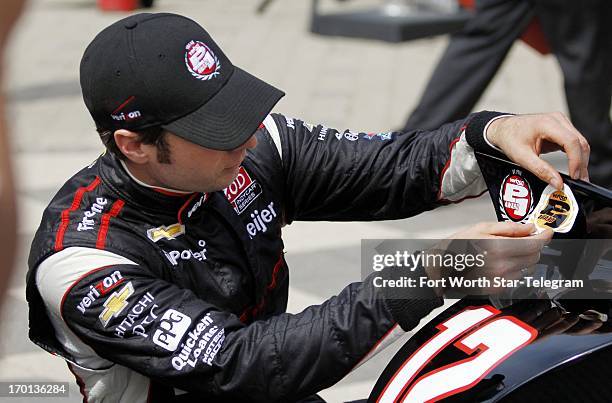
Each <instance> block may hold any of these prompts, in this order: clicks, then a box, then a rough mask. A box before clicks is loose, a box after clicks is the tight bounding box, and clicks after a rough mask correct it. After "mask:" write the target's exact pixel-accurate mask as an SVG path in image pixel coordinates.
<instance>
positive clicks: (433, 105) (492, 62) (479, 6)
mask: <svg viewBox="0 0 612 403" xmlns="http://www.w3.org/2000/svg"><path fill="white" fill-rule="evenodd" d="M532 17H533V8H532V5H531V3H530V2H529V1H527V0H476V10H475V14H474V16H473V17H472V18H471V19H470V20H469V22H468V23H467V24H466V25H465V27H464V28H463V29H462V30H461V31H460V32H458V33H456V34H453V35H452V36H451V39H450V43H449V44H448V47H447V48H446V51H445V52H444V54H443V56H442V58H441V59H440V61H439V62H438V65H437V66H436V68H435V70H434V72H433V74H432V76H431V77H430V79H429V82H428V84H427V86H426V88H425V91H424V92H423V95H422V97H421V99H420V101H419V104H418V105H417V107H416V109H415V110H414V111H413V112H412V114H411V116H410V117H409V118H408V121H407V122H406V124H405V126H404V128H405V129H406V130H408V129H434V128H438V127H440V126H441V125H442V124H444V123H447V122H451V121H455V120H458V119H461V118H463V117H465V116H467V115H468V114H469V113H470V112H471V111H472V109H473V107H474V105H475V104H476V102H477V101H478V99H479V98H480V96H481V95H482V93H483V92H484V91H485V89H486V88H487V86H488V85H489V82H490V81H491V80H492V79H493V77H494V76H495V73H496V72H497V70H498V69H499V66H500V65H501V64H502V62H503V61H504V58H505V57H506V55H507V53H508V51H509V50H510V48H511V47H512V44H513V43H514V41H515V40H516V38H518V37H520V35H521V34H522V33H523V31H524V30H525V28H526V27H527V25H528V24H529V22H530V21H531V19H532Z"/></svg>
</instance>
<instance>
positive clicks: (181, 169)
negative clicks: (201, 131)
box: [148, 133, 257, 192]
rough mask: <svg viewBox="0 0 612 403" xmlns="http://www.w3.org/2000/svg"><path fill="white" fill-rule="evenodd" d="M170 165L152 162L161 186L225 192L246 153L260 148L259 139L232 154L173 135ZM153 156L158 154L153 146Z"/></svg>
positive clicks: (152, 173)
mask: <svg viewBox="0 0 612 403" xmlns="http://www.w3.org/2000/svg"><path fill="white" fill-rule="evenodd" d="M166 140H167V144H168V148H169V149H170V163H169V164H166V163H160V162H158V161H157V158H151V159H150V165H149V175H150V176H151V177H152V178H153V179H154V181H155V182H157V183H156V185H157V186H162V187H166V188H171V189H176V190H183V191H189V192H214V191H218V190H222V189H225V188H226V187H227V186H229V184H230V183H232V181H233V180H234V179H235V178H236V175H238V169H239V168H240V165H241V164H242V161H243V160H244V157H245V155H246V150H247V149H249V148H254V147H255V146H256V145H257V140H256V138H255V136H254V135H253V136H251V137H250V138H249V140H247V141H246V143H244V144H242V145H241V146H239V147H238V148H236V149H234V150H230V151H219V150H213V149H210V148H206V147H202V146H199V145H197V144H195V143H192V142H190V141H187V140H184V139H183V138H181V137H178V136H176V135H174V134H172V133H167V134H166ZM148 147H151V149H150V152H151V153H157V149H156V148H155V146H154V145H150V146H148Z"/></svg>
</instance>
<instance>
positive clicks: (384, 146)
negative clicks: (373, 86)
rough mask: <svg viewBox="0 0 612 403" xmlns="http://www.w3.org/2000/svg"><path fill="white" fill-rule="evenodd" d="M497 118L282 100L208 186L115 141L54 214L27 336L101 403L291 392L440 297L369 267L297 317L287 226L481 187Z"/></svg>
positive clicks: (287, 395)
mask: <svg viewBox="0 0 612 403" xmlns="http://www.w3.org/2000/svg"><path fill="white" fill-rule="evenodd" d="M496 115H497V114H496V113H492V112H482V113H480V114H475V115H471V116H470V117H468V118H467V119H466V120H464V121H460V122H456V123H453V124H449V125H445V126H443V127H442V128H440V129H439V130H437V131H432V132H411V133H369V134H366V133H356V132H352V131H350V130H346V131H337V130H335V129H331V128H327V127H325V126H323V125H317V126H314V127H313V126H311V125H308V124H306V123H304V122H302V121H300V120H295V119H291V118H288V117H285V116H282V115H276V114H275V115H270V116H268V118H266V120H265V121H264V124H262V125H261V126H260V129H259V130H258V131H257V133H256V136H257V140H258V145H257V147H256V148H254V149H252V150H249V151H248V153H247V156H246V159H245V160H244V162H243V164H242V167H241V169H240V172H239V174H238V177H237V178H236V179H235V180H234V182H233V183H232V184H231V185H230V186H229V187H228V188H227V189H225V190H224V191H219V192H214V193H209V194H202V193H191V194H179V193H175V192H171V191H168V190H162V189H152V188H150V187H146V186H142V185H141V184H138V183H136V181H135V180H134V178H133V177H131V175H130V174H129V172H128V171H127V170H126V167H125V165H122V164H121V163H120V162H119V161H118V160H117V159H116V158H115V157H113V156H112V155H110V154H108V153H107V154H105V155H103V156H101V157H100V158H98V159H97V160H96V161H95V162H94V163H93V164H92V165H90V166H89V167H86V168H84V169H83V170H81V171H80V172H78V173H77V174H76V175H75V176H73V177H72V178H71V179H70V180H68V181H67V182H66V183H65V184H64V186H63V187H62V188H61V189H60V190H59V192H58V193H57V195H56V196H55V197H54V198H53V200H52V201H51V203H50V204H49V206H48V207H47V208H46V210H45V212H44V215H43V218H42V222H41V225H40V227H39V229H38V232H37V233H36V236H35V239H34V241H33V244H32V249H31V252H30V257H29V266H30V270H29V272H28V282H27V299H28V303H29V308H30V338H31V339H32V340H33V341H34V342H35V343H36V344H38V345H39V346H41V347H42V348H44V349H46V350H48V351H50V352H53V353H55V354H58V355H61V356H62V357H64V358H65V359H66V360H67V361H68V362H69V367H70V369H71V370H72V372H73V373H74V374H75V376H76V377H77V381H78V383H79V385H80V386H81V391H82V392H83V393H84V394H85V396H86V398H87V399H89V401H101V400H102V399H108V400H109V401H111V400H112V401H131V402H135V401H145V400H146V399H148V400H147V401H152V402H153V401H170V400H171V399H172V397H171V396H173V395H174V394H175V393H176V394H177V395H179V394H181V393H184V392H187V394H186V395H185V394H183V395H181V398H182V399H189V398H193V399H202V400H205V401H217V399H218V400H219V401H234V400H235V401H265V402H276V401H296V400H299V399H302V398H305V397H307V396H309V395H312V394H313V393H316V392H317V391H319V390H321V389H323V388H326V387H329V386H331V385H333V384H334V383H336V382H338V381H339V380H340V379H341V378H342V377H344V376H345V375H346V374H347V373H348V372H349V371H351V369H352V368H353V367H354V366H355V365H356V364H357V363H358V362H359V361H360V360H361V359H362V358H363V357H364V356H365V355H366V354H368V352H369V351H370V350H371V349H372V348H373V347H374V346H375V345H376V344H377V342H378V341H379V340H380V339H381V338H382V337H383V336H384V335H385V334H386V333H387V332H388V331H389V330H390V329H392V328H393V327H394V326H395V325H396V324H399V325H400V326H401V328H403V329H404V330H408V329H411V328H413V327H414V326H416V325H417V324H418V323H419V320H420V319H421V318H422V317H424V316H425V315H426V314H427V313H429V312H430V311H431V310H432V309H433V308H435V307H437V306H439V305H440V304H441V299H439V298H437V297H435V295H434V294H433V293H431V294H430V295H425V296H420V297H418V298H417V297H415V296H413V295H410V294H409V293H408V292H407V291H394V292H396V294H393V295H392V294H389V295H383V294H382V292H381V291H380V290H379V289H377V288H375V287H374V286H373V285H372V283H371V282H368V281H367V280H366V281H364V282H356V283H353V284H350V285H348V286H346V287H345V288H344V289H343V290H341V291H340V292H339V293H338V295H337V296H333V297H331V298H329V299H328V300H327V301H325V302H324V303H322V304H321V305H317V306H311V307H308V308H306V309H305V310H304V311H303V312H301V313H299V314H287V313H285V309H286V305H287V293H288V270H287V265H286V263H285V260H284V258H283V249H284V245H283V241H282V239H281V227H282V226H283V225H285V224H289V223H291V222H292V221H294V220H343V221H347V220H384V219H395V218H402V217H408V216H412V215H415V214H418V213H420V212H423V211H425V210H429V209H432V208H434V207H436V206H438V205H441V204H444V203H448V202H453V201H459V200H461V199H463V198H465V197H473V196H476V195H478V194H480V193H482V192H483V191H484V190H485V187H484V182H483V181H482V175H481V174H480V171H479V169H478V167H477V165H476V163H475V162H474V161H475V159H474V156H473V147H476V148H483V147H487V145H486V143H485V142H484V141H483V139H482V132H483V128H484V126H485V124H486V123H487V122H488V121H489V120H490V119H491V118H493V117H494V116H496ZM394 273H396V272H394ZM393 275H396V274H393ZM402 292H405V294H402ZM177 399H178V398H177ZM181 401H182V400H181Z"/></svg>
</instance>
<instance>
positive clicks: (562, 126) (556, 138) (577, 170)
mask: <svg viewBox="0 0 612 403" xmlns="http://www.w3.org/2000/svg"><path fill="white" fill-rule="evenodd" d="M546 118H547V119H546V120H544V121H543V124H544V127H543V129H544V139H546V140H548V141H550V142H553V143H556V144H559V145H560V146H561V147H562V148H563V151H565V153H566V154H567V157H568V168H569V174H570V176H571V177H572V178H573V179H586V178H588V173H587V167H588V163H589V153H590V149H589V145H588V143H587V141H586V139H585V138H584V137H583V136H582V134H580V132H578V130H576V128H575V127H574V126H573V125H572V124H571V123H570V122H569V120H568V119H567V117H565V115H564V114H562V113H552V114H549V115H547V116H546Z"/></svg>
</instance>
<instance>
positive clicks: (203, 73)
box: [185, 41, 221, 81]
mask: <svg viewBox="0 0 612 403" xmlns="http://www.w3.org/2000/svg"><path fill="white" fill-rule="evenodd" d="M185 64H186V65H187V70H189V72H190V73H191V75H192V76H194V77H195V78H198V79H200V80H203V81H206V80H211V79H213V78H215V77H217V76H218V75H219V74H220V70H221V62H220V61H219V59H218V58H217V56H216V55H215V54H214V53H213V51H212V50H210V48H209V47H208V46H206V45H205V44H204V43H203V42H200V41H190V42H189V43H188V44H187V45H186V46H185Z"/></svg>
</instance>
